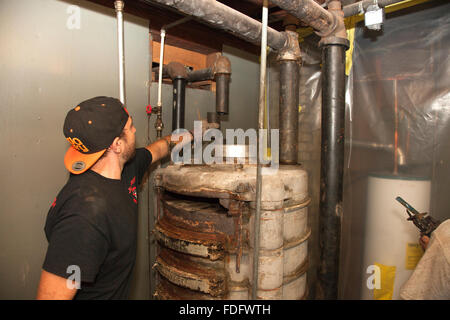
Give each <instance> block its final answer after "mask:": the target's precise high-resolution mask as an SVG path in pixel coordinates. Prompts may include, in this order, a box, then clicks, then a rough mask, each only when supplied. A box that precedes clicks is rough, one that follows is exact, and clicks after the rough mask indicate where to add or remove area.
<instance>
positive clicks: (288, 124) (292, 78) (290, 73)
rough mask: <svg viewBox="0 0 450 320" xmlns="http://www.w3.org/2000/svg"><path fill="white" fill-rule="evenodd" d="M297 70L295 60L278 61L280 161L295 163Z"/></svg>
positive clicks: (296, 148)
mask: <svg viewBox="0 0 450 320" xmlns="http://www.w3.org/2000/svg"><path fill="white" fill-rule="evenodd" d="M298 81H299V70H298V63H297V61H295V60H281V61H280V112H279V117H280V163H282V164H296V163H297V154H298V143H297V135H298V95H299V83H298Z"/></svg>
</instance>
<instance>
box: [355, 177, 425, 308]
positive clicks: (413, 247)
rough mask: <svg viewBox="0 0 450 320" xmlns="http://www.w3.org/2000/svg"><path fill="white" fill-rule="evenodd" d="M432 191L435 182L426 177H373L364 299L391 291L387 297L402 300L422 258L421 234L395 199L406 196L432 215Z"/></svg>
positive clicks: (367, 221) (369, 187) (367, 229)
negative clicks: (404, 291) (403, 292)
mask: <svg viewBox="0 0 450 320" xmlns="http://www.w3.org/2000/svg"><path fill="white" fill-rule="evenodd" d="M430 192H431V181H430V180H428V179H426V178H420V177H408V176H401V175H393V174H385V175H383V174H371V175H369V178H368V188H367V193H368V194H367V212H366V222H365V233H364V235H365V236H364V241H365V243H364V254H363V256H364V257H363V270H362V275H363V277H362V290H361V298H362V299H365V300H372V299H380V295H379V293H380V292H385V293H386V292H389V291H390V294H386V295H385V296H384V298H386V297H388V298H387V299H389V298H390V297H392V299H393V300H396V299H399V291H400V288H401V286H402V285H403V284H404V283H405V282H406V281H407V280H408V278H409V277H410V276H411V274H412V272H413V268H414V262H415V261H414V260H415V259H416V260H417V259H418V258H419V257H420V256H419V257H417V248H418V247H417V244H418V241H419V237H420V232H419V230H418V229H417V227H416V226H414V224H413V223H412V222H411V221H407V220H406V219H407V217H408V215H407V213H406V209H405V207H403V206H402V205H401V204H400V203H399V202H398V201H396V200H395V198H396V197H397V196H400V197H402V198H403V199H404V200H405V201H407V202H408V203H409V204H410V205H412V206H413V207H414V208H415V209H416V210H417V211H419V212H429V209H430ZM419 250H420V249H419ZM415 254H416V255H415ZM373 266H375V267H373ZM380 266H381V270H380ZM380 271H381V272H380ZM378 272H380V274H378ZM375 276H380V277H381V279H375V278H374V277H375ZM369 278H370V279H369ZM368 280H369V281H368ZM375 281H378V282H375ZM368 282H369V283H368ZM374 284H377V285H378V286H383V287H382V288H380V287H378V288H379V289H377V287H375V288H374V287H373V285H374ZM375 290H378V291H377V292H375ZM381 290H383V291H381Z"/></svg>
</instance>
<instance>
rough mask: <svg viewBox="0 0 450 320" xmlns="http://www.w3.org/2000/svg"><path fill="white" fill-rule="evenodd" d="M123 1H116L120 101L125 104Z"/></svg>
mask: <svg viewBox="0 0 450 320" xmlns="http://www.w3.org/2000/svg"><path fill="white" fill-rule="evenodd" d="M124 6H125V4H124V3H123V1H114V8H115V9H116V15H117V45H118V50H119V100H120V102H122V103H123V104H125V56H124V41H123V36H124V33H123V8H124Z"/></svg>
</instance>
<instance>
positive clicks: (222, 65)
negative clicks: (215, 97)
mask: <svg viewBox="0 0 450 320" xmlns="http://www.w3.org/2000/svg"><path fill="white" fill-rule="evenodd" d="M212 73H213V76H216V75H217V74H231V62H230V59H228V58H227V57H224V56H222V55H220V56H218V57H217V59H216V60H215V61H214V63H213V65H212Z"/></svg>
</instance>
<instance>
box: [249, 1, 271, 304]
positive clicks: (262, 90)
mask: <svg viewBox="0 0 450 320" xmlns="http://www.w3.org/2000/svg"><path fill="white" fill-rule="evenodd" d="M268 4H269V2H268V1H267V0H264V3H263V8H262V30H261V64H260V69H259V70H260V71H259V74H260V80H259V108H258V155H257V166H256V199H255V200H256V213H255V221H254V224H255V226H254V229H255V236H254V239H253V242H254V247H253V269H252V270H253V280H252V300H256V298H257V291H258V273H259V247H260V225H261V195H262V194H261V193H262V164H261V155H262V154H263V152H264V147H263V146H262V145H261V140H262V139H261V138H260V137H261V134H262V129H263V128H264V107H265V102H266V72H267V68H266V62H267V24H268V20H269V19H268V17H269V10H268Z"/></svg>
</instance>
